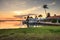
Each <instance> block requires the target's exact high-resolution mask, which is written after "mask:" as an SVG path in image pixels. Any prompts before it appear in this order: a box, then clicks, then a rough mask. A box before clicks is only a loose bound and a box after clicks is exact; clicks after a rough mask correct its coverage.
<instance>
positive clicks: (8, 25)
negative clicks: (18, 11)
mask: <svg viewBox="0 0 60 40" xmlns="http://www.w3.org/2000/svg"><path fill="white" fill-rule="evenodd" d="M29 27H42V26H41V25H39V26H36V25H29ZM14 28H27V25H26V24H24V25H23V23H22V21H5V22H0V29H14Z"/></svg>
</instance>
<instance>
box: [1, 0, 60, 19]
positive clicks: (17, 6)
mask: <svg viewBox="0 0 60 40" xmlns="http://www.w3.org/2000/svg"><path fill="white" fill-rule="evenodd" d="M45 4H47V5H48V7H49V9H47V12H50V13H51V15H54V14H57V15H60V0H0V19H6V18H14V16H15V15H26V14H38V15H39V14H42V15H43V17H45V16H46V14H45V13H44V9H43V7H42V6H43V5H45Z"/></svg>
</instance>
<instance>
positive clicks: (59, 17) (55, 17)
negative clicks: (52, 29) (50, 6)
mask: <svg viewBox="0 0 60 40" xmlns="http://www.w3.org/2000/svg"><path fill="white" fill-rule="evenodd" d="M48 19H60V15H58V16H51V17H48Z"/></svg>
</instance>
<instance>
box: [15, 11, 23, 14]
mask: <svg viewBox="0 0 60 40" xmlns="http://www.w3.org/2000/svg"><path fill="white" fill-rule="evenodd" d="M14 13H15V14H16V15H20V14H21V13H22V12H21V11H14Z"/></svg>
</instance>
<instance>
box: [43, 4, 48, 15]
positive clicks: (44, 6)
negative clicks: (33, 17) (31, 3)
mask: <svg viewBox="0 0 60 40" xmlns="http://www.w3.org/2000/svg"><path fill="white" fill-rule="evenodd" d="M43 8H44V10H45V14H46V9H48V5H43Z"/></svg>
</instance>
